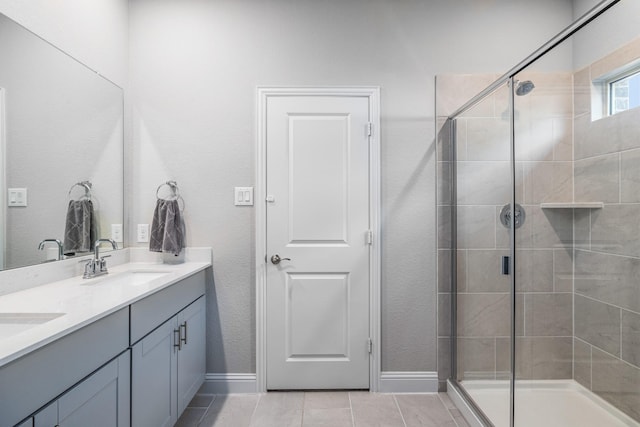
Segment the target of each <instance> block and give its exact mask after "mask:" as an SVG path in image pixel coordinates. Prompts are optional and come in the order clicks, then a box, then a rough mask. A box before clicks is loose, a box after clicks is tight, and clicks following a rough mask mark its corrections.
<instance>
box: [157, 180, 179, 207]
mask: <svg viewBox="0 0 640 427" xmlns="http://www.w3.org/2000/svg"><path fill="white" fill-rule="evenodd" d="M165 186H166V187H169V189H170V191H171V192H170V194H169V195H168V196H166V197H160V190H161V189H162V187H165ZM156 198H157V199H160V200H177V201H178V205H180V202H182V206H181V207H180V211H184V199H183V198H182V196H181V195H180V189H179V188H178V183H177V182H175V181H167V182H163V183H162V184H160V185H158V188H157V189H156Z"/></svg>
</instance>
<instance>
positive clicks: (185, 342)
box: [180, 320, 187, 345]
mask: <svg viewBox="0 0 640 427" xmlns="http://www.w3.org/2000/svg"><path fill="white" fill-rule="evenodd" d="M182 328H184V337H183V336H182ZM180 341H182V342H183V343H184V345H187V321H186V320H185V321H184V323H183V324H182V325H180Z"/></svg>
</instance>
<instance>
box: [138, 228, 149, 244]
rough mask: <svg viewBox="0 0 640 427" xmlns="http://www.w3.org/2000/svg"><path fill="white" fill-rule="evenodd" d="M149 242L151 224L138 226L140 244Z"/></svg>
mask: <svg viewBox="0 0 640 427" xmlns="http://www.w3.org/2000/svg"><path fill="white" fill-rule="evenodd" d="M148 242H149V224H138V243H148Z"/></svg>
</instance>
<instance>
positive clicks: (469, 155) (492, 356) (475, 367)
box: [453, 84, 522, 426]
mask: <svg viewBox="0 0 640 427" xmlns="http://www.w3.org/2000/svg"><path fill="white" fill-rule="evenodd" d="M510 96H511V91H510V88H509V86H508V85H507V84H505V85H503V86H500V87H499V88H498V89H497V90H495V91H494V92H492V93H491V94H490V95H488V96H487V97H485V98H484V99H483V100H482V101H480V102H479V103H478V104H476V105H475V106H473V107H472V108H470V109H469V110H467V111H465V112H464V113H463V114H462V115H460V116H458V117H457V118H456V120H455V122H454V126H455V141H456V144H455V149H456V152H455V153H454V154H455V157H454V158H455V159H456V162H455V167H454V175H453V177H454V182H455V185H454V188H455V199H454V200H455V202H456V209H455V210H454V214H453V216H454V217H453V222H454V224H455V230H456V232H455V233H454V236H455V238H454V239H453V245H454V248H455V252H456V257H455V259H456V263H457V266H456V269H455V271H456V272H457V275H456V281H455V282H454V283H455V285H456V289H455V292H454V293H453V297H454V298H455V303H456V308H455V310H456V315H455V316H454V317H455V323H456V324H455V329H454V333H455V339H454V342H455V345H456V348H455V353H456V360H457V362H456V363H455V366H454V367H453V368H454V370H455V378H456V379H457V381H458V383H459V384H460V385H461V388H462V389H463V391H464V392H466V393H467V395H468V396H469V397H471V398H472V399H473V400H474V401H475V403H476V405H477V406H478V407H479V408H480V409H481V411H482V412H483V413H484V416H485V417H486V418H488V419H489V420H490V421H491V422H492V423H493V424H495V425H507V426H508V425H509V420H510V407H511V404H510V403H511V397H510V396H511V394H510V378H511V377H510V372H511V338H510V337H511V328H512V323H511V318H512V316H511V312H512V310H513V307H512V284H511V277H510V276H509V275H507V274H506V273H508V272H507V271H503V264H504V263H505V262H507V263H508V260H509V259H508V258H507V257H510V256H511V249H510V248H511V234H512V232H511V229H510V225H509V224H507V225H506V226H505V225H503V224H502V223H501V222H500V214H501V212H506V211H508V210H509V209H510V207H511V204H512V203H513V197H514V192H513V188H514V187H513V180H514V177H513V166H512V165H513V163H512V161H511V157H512V151H511V113H510ZM519 193H520V194H518V197H519V198H521V193H522V190H521V189H520V190H519ZM503 216H504V215H503ZM506 266H507V265H504V267H506ZM505 423H506V424H505Z"/></svg>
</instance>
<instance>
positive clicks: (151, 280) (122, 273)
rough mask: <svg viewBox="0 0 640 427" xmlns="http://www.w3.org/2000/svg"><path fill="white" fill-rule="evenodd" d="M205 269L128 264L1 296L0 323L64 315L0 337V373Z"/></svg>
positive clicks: (205, 264)
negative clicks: (16, 317)
mask: <svg viewBox="0 0 640 427" xmlns="http://www.w3.org/2000/svg"><path fill="white" fill-rule="evenodd" d="M132 259H135V257H132ZM209 266H211V263H210V262H205V261H201V260H198V261H195V262H184V263H182V264H163V263H160V262H130V263H125V264H121V265H117V266H114V267H109V274H107V275H105V276H101V277H97V278H94V279H83V278H82V277H81V276H75V277H72V278H68V279H64V280H58V281H55V282H52V283H47V284H43V285H40V286H36V287H32V288H29V289H24V290H21V291H18V292H13V293H9V294H6V295H2V296H0V317H1V316H3V315H6V313H19V314H21V313H48V314H51V313H64V314H63V315H61V316H59V317H56V318H53V319H52V320H48V321H46V322H44V323H39V324H36V325H34V326H32V325H28V329H26V330H23V331H21V332H17V333H11V334H9V335H8V336H0V367H1V366H4V365H5V364H7V363H9V362H11V361H13V360H15V359H18V358H19V357H21V356H24V355H25V354H27V353H29V352H32V351H34V350H36V349H38V348H40V347H43V346H45V345H46V344H48V343H50V342H53V341H55V340H56V339H59V338H61V337H63V336H65V335H68V334H70V333H72V332H74V331H76V330H78V329H80V328H82V327H83V326H86V325H88V324H90V323H92V322H95V321H96V320H98V319H101V318H103V317H105V316H108V315H109V314H111V313H114V312H116V311H118V310H120V309H121V308H123V307H126V306H128V305H129V304H131V303H133V302H135V301H138V300H140V299H142V298H144V297H146V296H149V295H151V294H153V293H155V292H157V291H159V290H161V289H164V288H166V287H168V286H170V285H172V284H174V283H175V282H177V281H179V280H181V279H183V278H185V277H187V276H190V275H192V274H194V273H197V272H199V271H202V270H204V269H205V268H207V267H209ZM140 272H142V273H155V272H157V273H164V274H148V275H147V274H138V273H140ZM132 274H137V275H136V280H131V277H132ZM51 317H53V316H51Z"/></svg>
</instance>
